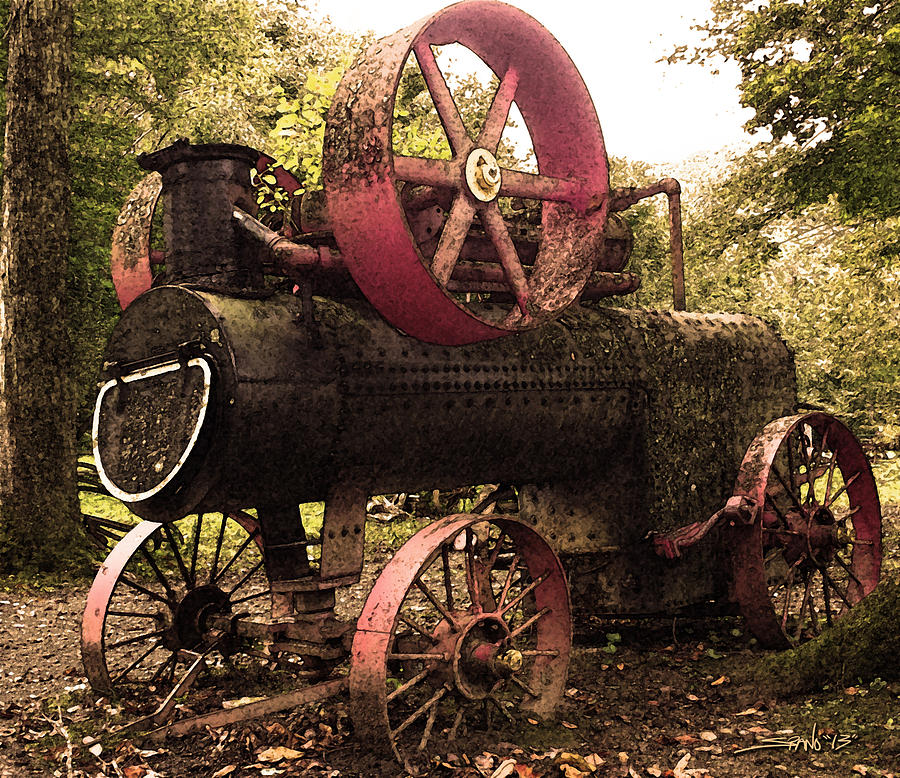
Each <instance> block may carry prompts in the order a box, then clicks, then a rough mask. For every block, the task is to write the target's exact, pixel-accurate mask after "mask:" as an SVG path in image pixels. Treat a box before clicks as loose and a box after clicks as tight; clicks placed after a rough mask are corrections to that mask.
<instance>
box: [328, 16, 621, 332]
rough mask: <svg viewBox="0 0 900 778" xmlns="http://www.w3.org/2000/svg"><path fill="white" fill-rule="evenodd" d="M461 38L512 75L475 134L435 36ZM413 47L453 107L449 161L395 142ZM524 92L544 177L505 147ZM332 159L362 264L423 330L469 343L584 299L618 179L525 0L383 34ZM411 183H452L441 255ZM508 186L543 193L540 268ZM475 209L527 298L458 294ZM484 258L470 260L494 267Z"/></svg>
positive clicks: (440, 101) (353, 262)
mask: <svg viewBox="0 0 900 778" xmlns="http://www.w3.org/2000/svg"><path fill="white" fill-rule="evenodd" d="M498 31H500V32H502V34H500V35H498ZM451 42H456V43H459V44H461V45H462V46H464V47H466V48H468V49H469V50H470V51H472V52H473V53H474V54H475V55H477V56H478V57H479V58H480V59H481V60H482V62H484V63H485V64H486V65H487V66H488V67H490V68H491V70H493V71H494V73H496V74H497V76H498V78H499V79H500V85H499V88H498V90H497V93H496V95H495V97H494V101H493V103H492V106H491V108H490V110H489V112H488V116H487V118H486V120H485V122H484V124H483V126H482V128H481V131H480V132H479V134H478V136H477V137H474V138H473V137H471V136H470V135H469V133H468V131H467V129H466V126H465V123H464V121H463V120H462V118H461V117H460V113H459V109H458V107H457V105H456V103H455V102H454V99H453V96H452V94H451V92H450V90H449V88H448V87H447V84H446V82H445V81H444V78H443V75H442V74H441V72H440V69H439V68H438V66H437V64H436V62H435V58H434V53H433V51H432V48H431V47H432V46H439V45H444V44H447V43H451ZM410 56H415V58H416V61H417V62H418V64H419V68H420V70H421V72H422V75H423V77H424V80H425V83H426V86H427V88H428V91H429V93H430V95H431V97H432V100H433V102H434V105H435V108H436V109H437V112H438V115H439V116H440V119H441V123H442V125H443V127H444V130H445V133H446V135H447V139H448V141H449V145H450V148H451V151H452V155H453V156H452V159H450V160H444V159H433V158H423V157H406V156H401V155H398V154H395V153H394V152H393V150H392V126H393V115H394V102H395V97H396V92H397V88H398V85H399V82H400V76H401V73H402V71H403V67H404V64H405V63H406V61H407V59H408V58H409V57H410ZM513 100H515V102H516V104H517V105H518V106H519V108H520V110H521V113H522V116H523V118H524V120H525V124H526V126H527V128H528V130H529V133H530V136H531V139H532V142H533V147H534V151H535V155H536V157H537V162H538V168H539V171H540V172H539V174H537V175H531V174H528V173H522V172H518V171H514V170H510V169H506V168H503V169H499V170H498V169H497V164H496V159H495V155H496V154H497V147H498V143H499V141H500V139H501V134H502V131H503V128H504V125H505V122H506V119H507V115H508V111H509V108H510V105H511V103H512V102H513ZM323 159H324V170H323V172H324V180H325V190H326V196H327V200H328V212H329V215H330V218H331V221H332V225H333V229H334V233H335V238H336V240H337V242H338V245H339V246H340V248H341V252H342V254H343V256H344V258H345V261H346V262H347V266H348V269H349V271H350V273H351V274H352V275H353V278H354V280H355V281H356V283H357V284H358V285H359V287H360V289H362V291H363V293H364V294H365V295H366V297H367V298H368V299H369V300H370V301H371V302H372V303H373V305H375V307H376V308H377V309H378V310H379V312H380V313H381V314H382V315H383V316H384V317H385V318H386V319H387V320H388V321H390V322H391V323H392V324H394V325H395V326H397V327H399V328H400V329H401V330H403V331H404V332H406V333H408V334H410V335H413V336H414V337H416V338H418V339H420V340H425V341H428V342H434V343H442V344H446V345H459V344H463V343H470V342H475V341H479V340H486V339H490V338H496V337H499V336H501V335H504V334H507V333H509V332H515V331H519V330H524V329H530V328H532V327H535V326H538V325H539V324H540V323H541V322H543V321H545V320H546V319H547V318H550V317H552V316H555V315H557V314H559V313H561V312H562V311H563V310H564V309H565V307H566V306H567V305H569V304H570V303H571V302H573V301H574V300H575V299H576V297H577V295H578V293H579V292H580V291H581V289H582V288H583V286H584V284H585V283H586V282H587V280H588V277H589V275H590V272H591V270H592V269H593V265H594V261H595V257H596V255H597V248H598V243H597V242H598V241H599V240H600V239H601V236H602V231H603V227H604V225H605V223H606V215H607V205H606V195H607V192H608V190H609V172H608V165H607V159H606V152H605V147H604V144H603V137H602V133H601V131H600V125H599V122H598V121H597V116H596V112H595V111H594V106H593V103H592V102H591V98H590V95H589V93H588V91H587V88H586V87H585V85H584V82H583V81H582V80H581V76H580V75H579V73H578V71H577V69H576V68H575V66H574V65H573V64H572V61H571V60H570V59H569V57H568V55H567V54H566V53H565V51H564V50H563V49H562V47H561V46H560V45H559V43H558V42H557V41H556V40H555V39H554V38H553V37H552V36H551V35H550V34H549V33H548V32H547V31H546V30H545V29H544V28H543V27H542V26H541V25H540V24H539V23H538V22H537V21H535V20H534V19H533V18H531V17H530V16H528V15H527V14H525V13H523V12H522V11H520V10H518V9H516V8H512V7H511V6H508V5H504V4H502V3H496V2H490V1H481V2H467V3H460V4H458V5H455V6H450V7H449V8H446V9H444V10H443V11H439V12H438V13H436V14H434V15H432V16H430V17H428V18H426V19H424V20H422V21H420V22H418V23H416V24H414V25H412V26H410V27H408V28H406V29H405V30H401V31H399V32H397V33H395V34H394V35H391V36H389V37H387V38H383V39H381V40H379V41H377V42H376V43H375V44H373V45H372V47H371V48H370V49H369V50H368V51H367V52H366V54H365V55H364V56H363V57H361V58H360V60H359V61H358V62H357V63H356V64H354V66H353V67H352V68H350V69H348V71H347V72H346V73H345V75H344V78H343V79H342V81H341V83H340V85H339V87H338V90H337V92H336V94H335V98H334V100H333V102H332V106H331V109H330V111H329V114H328V119H327V124H326V132H325V144H324V152H323ZM400 182H405V183H406V184H407V185H417V186H423V187H431V188H434V189H435V190H439V191H442V192H445V193H447V192H449V193H452V194H451V195H450V197H449V201H448V202H449V203H450V204H449V205H448V206H447V207H448V213H447V218H446V222H445V223H444V225H443V227H442V229H441V231H440V239H439V240H436V241H435V245H434V246H433V247H432V249H431V251H432V252H433V256H431V255H429V254H428V253H427V252H425V250H424V247H423V245H422V244H420V243H419V241H418V240H417V239H416V237H415V235H416V232H417V229H416V226H417V225H416V224H415V223H414V222H415V221H416V220H414V219H412V218H410V216H409V214H408V212H407V211H406V210H405V204H404V202H403V196H402V192H401V187H400V186H399V184H400ZM497 196H511V197H520V198H529V199H535V200H540V201H544V202H543V215H542V235H543V237H542V240H541V243H540V248H539V250H538V253H537V256H536V258H535V261H534V265H533V268H528V267H526V266H524V264H523V262H522V261H521V258H520V257H519V256H518V254H517V251H516V247H515V245H514V244H513V241H512V239H511V238H510V234H509V230H508V228H507V225H506V224H505V222H504V218H503V216H502V214H501V212H500V209H499V207H498V204H497V201H496V198H497ZM589 210H590V211H591V214H590V215H587V212H588V211H589ZM476 215H477V216H478V219H479V220H480V222H481V226H482V227H483V229H484V232H485V234H486V236H487V238H488V240H489V243H490V245H492V246H493V250H494V253H495V257H494V260H493V263H494V266H493V269H494V270H496V269H497V266H498V265H499V267H500V268H502V271H503V273H502V279H503V281H504V282H505V287H506V289H507V290H508V292H509V293H511V294H512V296H513V298H514V299H515V305H513V306H512V307H511V308H510V309H509V310H508V311H507V310H504V311H501V312H499V313H498V314H497V315H496V316H494V315H489V314H488V313H487V312H486V311H484V310H482V309H480V308H476V307H473V306H467V305H466V304H464V303H463V302H462V301H460V300H459V299H456V298H455V297H454V296H453V294H452V293H451V292H452V289H453V288H454V287H453V283H456V282H455V281H454V273H455V272H456V271H457V269H458V270H459V271H460V272H461V271H462V270H463V269H464V268H463V267H462V266H461V264H460V259H461V256H462V251H463V244H464V242H465V240H466V236H467V233H468V229H469V226H470V225H471V224H472V222H473V219H474V218H475V217H476ZM385 258H390V261H385ZM462 264H466V263H462ZM471 265H472V267H471V268H467V269H468V270H476V271H477V270H480V269H483V266H482V265H481V264H479V263H474V262H473V263H471ZM451 282H453V283H451Z"/></svg>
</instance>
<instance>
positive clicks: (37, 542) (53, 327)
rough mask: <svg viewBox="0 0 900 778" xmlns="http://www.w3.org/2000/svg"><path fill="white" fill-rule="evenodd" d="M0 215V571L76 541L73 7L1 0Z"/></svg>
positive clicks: (37, 560) (61, 561)
mask: <svg viewBox="0 0 900 778" xmlns="http://www.w3.org/2000/svg"><path fill="white" fill-rule="evenodd" d="M8 30H9V32H8V35H9V47H8V65H7V75H6V125H5V140H4V154H3V190H2V217H0V222H2V223H0V570H3V571H13V570H21V569H28V568H37V569H41V570H59V569H61V568H62V567H63V566H64V565H65V564H67V563H68V562H69V561H70V560H71V559H72V558H73V556H77V555H78V554H77V549H79V548H83V547H84V544H83V543H82V537H81V529H80V527H81V524H80V511H79V508H78V496H77V492H76V485H75V418H74V413H75V406H74V402H73V395H72V384H71V381H70V364H71V363H70V344H69V338H68V329H67V322H66V304H65V303H66V289H65V279H66V265H67V249H68V197H69V175H68V171H69V158H68V125H69V99H70V61H71V40H72V6H71V3H70V2H67V0H12V2H11V3H10V5H9V22H8Z"/></svg>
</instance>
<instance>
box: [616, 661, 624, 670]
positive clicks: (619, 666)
mask: <svg viewBox="0 0 900 778" xmlns="http://www.w3.org/2000/svg"><path fill="white" fill-rule="evenodd" d="M616 668H617V669H619V670H624V669H625V663H624V662H619V664H617V665H616Z"/></svg>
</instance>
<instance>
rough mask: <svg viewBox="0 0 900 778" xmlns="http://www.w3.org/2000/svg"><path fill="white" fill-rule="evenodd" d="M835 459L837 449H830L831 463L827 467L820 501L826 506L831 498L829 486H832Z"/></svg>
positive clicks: (835, 465)
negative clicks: (823, 490) (822, 496)
mask: <svg viewBox="0 0 900 778" xmlns="http://www.w3.org/2000/svg"><path fill="white" fill-rule="evenodd" d="M837 460H838V458H837V451H832V452H831V464H830V467H829V468H828V481H827V483H826V484H825V497H824V499H823V501H822V504H823V505H824V506H826V507H828V506H829V505H830V504H831V500H830V497H831V486H832V482H833V481H834V471H835V469H836V468H837Z"/></svg>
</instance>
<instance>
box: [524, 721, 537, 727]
mask: <svg viewBox="0 0 900 778" xmlns="http://www.w3.org/2000/svg"><path fill="white" fill-rule="evenodd" d="M526 721H527V722H528V723H529V724H534V725H535V726H537V719H526Z"/></svg>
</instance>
